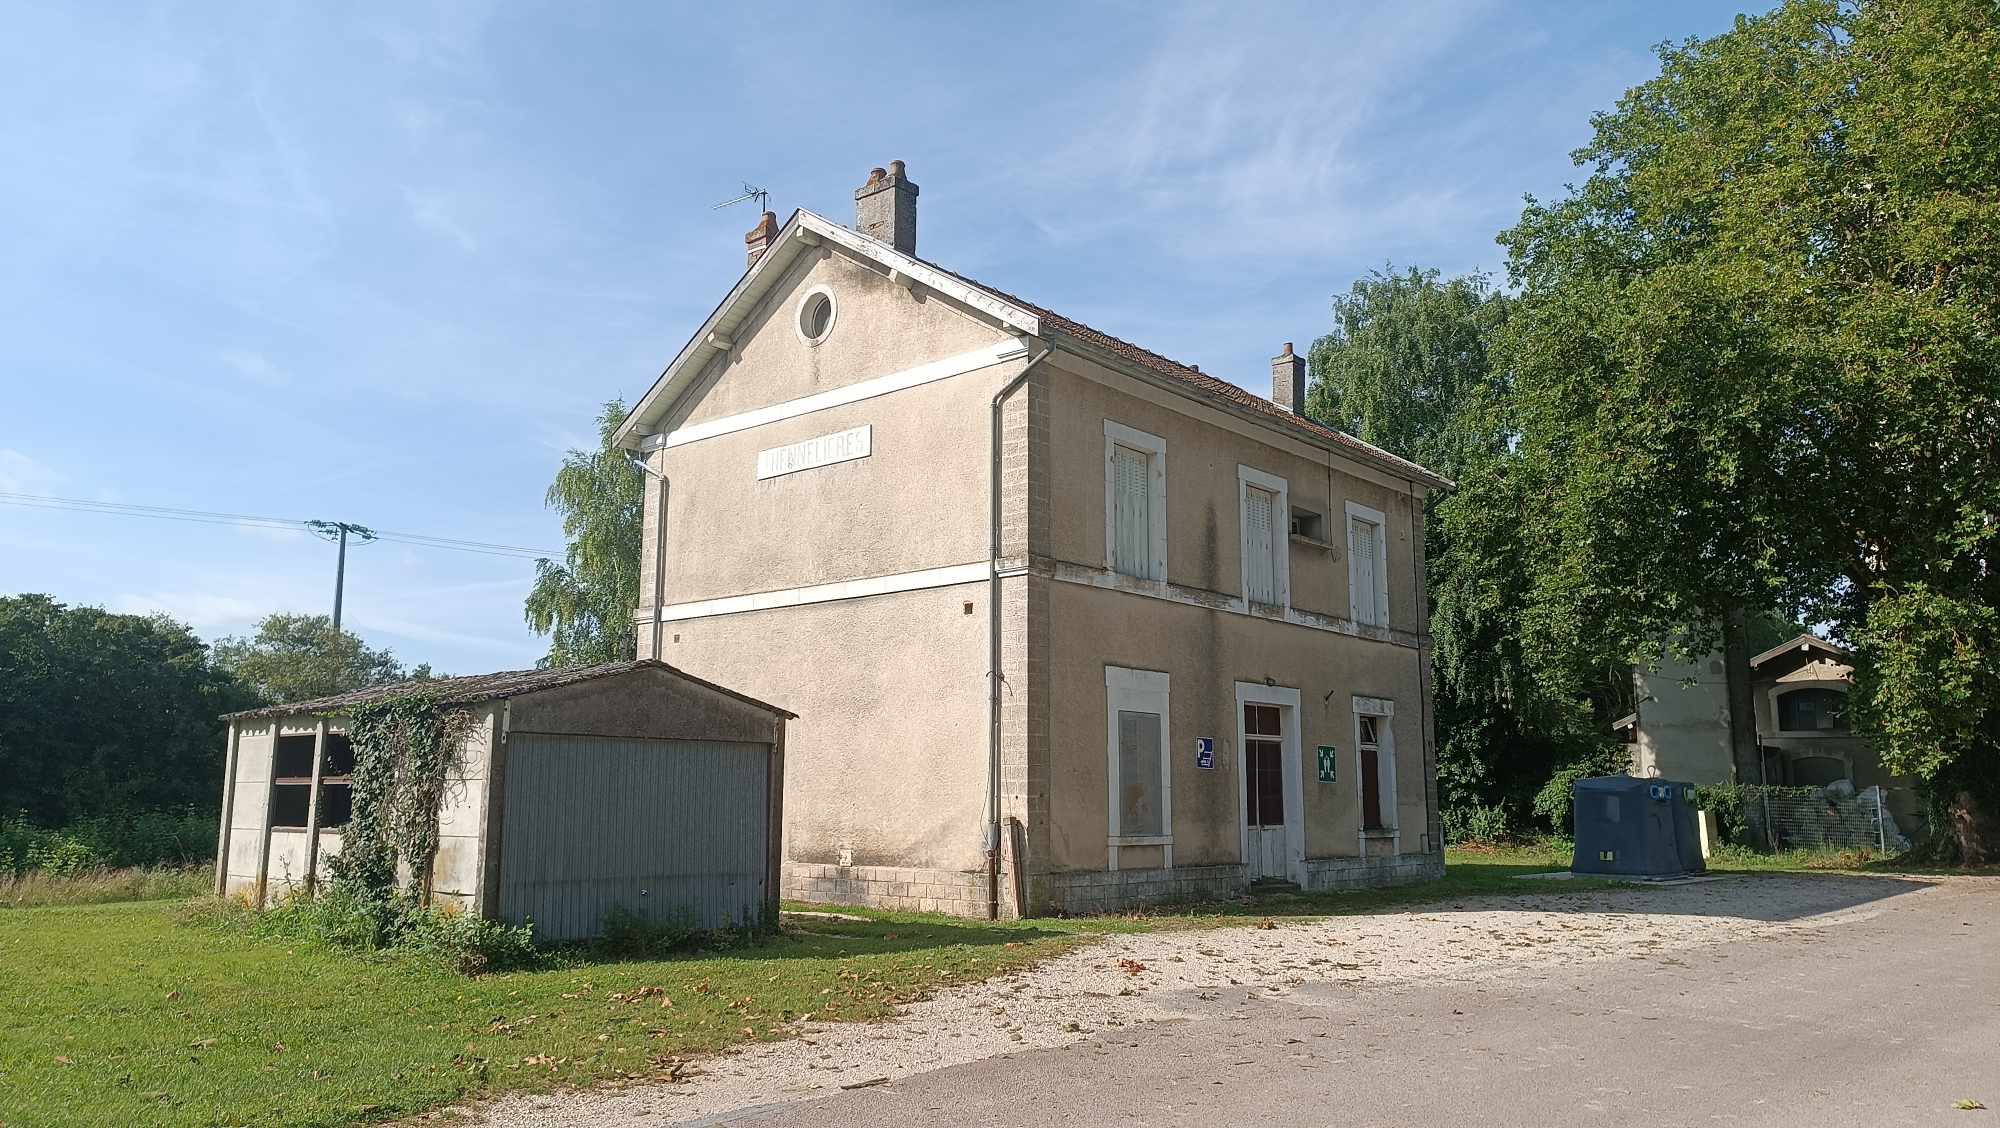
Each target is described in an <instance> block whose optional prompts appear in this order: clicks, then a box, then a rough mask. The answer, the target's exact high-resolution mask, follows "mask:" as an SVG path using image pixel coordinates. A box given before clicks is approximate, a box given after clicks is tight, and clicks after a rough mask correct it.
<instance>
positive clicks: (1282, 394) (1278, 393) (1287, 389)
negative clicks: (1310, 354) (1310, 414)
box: [1271, 341, 1306, 415]
mask: <svg viewBox="0 0 2000 1128" xmlns="http://www.w3.org/2000/svg"><path fill="white" fill-rule="evenodd" d="M1271 402H1272V403H1275V404H1277V405H1278V406H1279V407H1282V408H1284V409H1285V410H1286V411H1289V412H1292V413H1294V414H1297V415H1304V414H1305V413H1306V358H1305V357H1302V356H1299V355H1298V354H1296V353H1294V352H1292V343H1291V342H1290V341H1286V342H1285V351H1284V352H1281V353H1279V354H1278V355H1277V356H1274V357H1272V358H1271Z"/></svg>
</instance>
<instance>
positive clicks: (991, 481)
mask: <svg viewBox="0 0 2000 1128" xmlns="http://www.w3.org/2000/svg"><path fill="white" fill-rule="evenodd" d="M1047 355H1049V347H1048V346H1047V345H1044V346H1042V351H1040V352H1038V353H1036V354H1035V355H1034V356H1031V357H1029V358H1028V363H1026V364H1024V365H1022V366H1021V371H1019V372H1017V373H1015V374H1014V378H1013V379H1012V380H1009V381H1007V383H1006V384H1005V385H1004V386H1002V387H1001V389H1000V390H999V391H997V392H995V393H993V403H992V408H991V414H992V419H991V423H992V434H991V446H990V451H989V453H990V455H991V459H992V462H991V466H990V475H989V478H988V486H987V494H988V502H989V506H988V510H989V516H990V518H991V533H992V540H991V543H990V544H989V545H988V547H987V553H986V667H987V668H986V683H987V698H986V723H987V734H986V813H987V819H986V919H988V920H999V919H1000V487H1001V481H1000V409H1001V407H1002V406H1004V405H1005V404H1006V402H1007V397H1009V396H1011V395H1013V394H1014V393H1015V392H1016V391H1018V390H1019V389H1020V387H1021V385H1022V384H1025V383H1027V380H1028V374H1029V373H1030V372H1033V371H1034V370H1035V365H1037V364H1040V363H1041V362H1042V358H1043V357H1045V356H1047ZM1016 864H1017V865H1018V864H1019V859H1016Z"/></svg>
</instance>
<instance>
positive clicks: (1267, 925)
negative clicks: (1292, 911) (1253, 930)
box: [1257, 917, 1278, 932]
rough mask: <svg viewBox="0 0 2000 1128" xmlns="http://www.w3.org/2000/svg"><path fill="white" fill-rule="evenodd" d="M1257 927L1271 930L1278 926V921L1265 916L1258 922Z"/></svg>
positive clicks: (1266, 930) (1267, 930)
mask: <svg viewBox="0 0 2000 1128" xmlns="http://www.w3.org/2000/svg"><path fill="white" fill-rule="evenodd" d="M1257 927H1258V928H1260V929H1262V930H1264V931H1265V932H1269V931H1271V930H1272V929H1274V928H1276V927H1278V922H1277V921H1275V920H1272V919H1271V918H1270V917H1265V918H1264V919H1263V920H1260V921H1258V922H1257Z"/></svg>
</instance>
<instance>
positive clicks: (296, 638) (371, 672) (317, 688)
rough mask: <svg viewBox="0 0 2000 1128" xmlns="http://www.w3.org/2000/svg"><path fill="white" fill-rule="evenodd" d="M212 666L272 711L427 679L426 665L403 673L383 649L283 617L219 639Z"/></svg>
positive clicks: (325, 625) (304, 619) (324, 622)
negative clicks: (411, 679)
mask: <svg viewBox="0 0 2000 1128" xmlns="http://www.w3.org/2000/svg"><path fill="white" fill-rule="evenodd" d="M215 660H216V663H217V664H218V665H220V666H221V667H222V668H223V669H224V670H227V671H228V672H229V673H231V674H232V675H234V676H235V677H236V678H237V679H238V680H239V681H241V682H242V683H243V685H244V686H245V687H247V688H248V689H249V690H250V692H251V693H253V694H255V695H256V696H257V697H258V698H259V699H260V700H261V701H263V702H264V703H266V704H273V705H276V704H283V703H285V702H288V701H306V700H310V699H312V698H315V697H329V696H332V695H333V694H336V693H346V692H348V691H350V690H356V689H361V688H363V687H365V686H371V685H382V684H385V683H387V682H396V681H402V680H404V679H405V678H407V677H411V676H415V677H418V678H423V677H428V676H429V674H430V667H429V666H428V665H425V666H420V667H418V668H417V669H416V670H415V671H405V670H404V669H403V665H402V663H401V662H398V661H397V660H396V656H395V655H394V654H393V653H391V652H390V651H389V650H388V649H386V648H384V649H381V650H376V649H373V648H371V647H369V646H368V645H367V644H365V643H363V642H362V641H361V638H360V636H358V635H356V634H354V633H353V632H351V631H347V630H339V631H336V630H334V629H333V620H332V619H331V618H329V617H327V616H325V615H291V614H285V613H283V612H279V613H275V614H271V615H267V616H265V617H264V619H263V621H262V622H259V623H258V624H257V630H256V632H255V633H254V634H252V635H251V636H250V637H248V638H241V637H233V636H232V637H228V638H222V639H218V640H217V641H216V644H215Z"/></svg>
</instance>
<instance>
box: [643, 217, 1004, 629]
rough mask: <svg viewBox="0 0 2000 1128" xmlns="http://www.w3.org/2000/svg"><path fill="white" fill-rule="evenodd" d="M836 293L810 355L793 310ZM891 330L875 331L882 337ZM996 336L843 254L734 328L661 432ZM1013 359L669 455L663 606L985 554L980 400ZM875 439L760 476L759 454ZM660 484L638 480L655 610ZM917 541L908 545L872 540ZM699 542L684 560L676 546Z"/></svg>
mask: <svg viewBox="0 0 2000 1128" xmlns="http://www.w3.org/2000/svg"><path fill="white" fill-rule="evenodd" d="M820 286H824V287H826V288H827V289H828V290H829V292H830V293H831V294H832V295H833V297H834V301H835V306H836V310H837V313H836V316H835V321H834V326H833V329H832V332H831V334H830V335H829V336H828V337H827V338H826V340H825V341H823V342H822V343H821V344H819V345H816V346H809V345H807V344H805V343H804V342H803V341H802V340H800V338H799V336H798V334H797V332H796V331H795V327H794V320H795V316H796V307H797V304H798V302H799V300H800V299H801V298H802V297H803V296H804V295H806V294H807V293H809V292H810V291H811V290H812V289H814V288H815V287H820ZM885 326H887V327H890V328H888V329H885V328H884V327H885ZM1006 340H1008V337H1007V336H1006V334H1003V333H1002V332H1000V331H999V330H998V329H997V328H994V327H993V326H991V325H989V324H986V323H984V322H981V321H979V320H977V319H976V318H974V317H973V316H972V315H971V314H969V313H965V312H961V311H957V310H955V309H953V308H951V307H950V306H949V304H948V303H947V302H945V301H944V300H943V299H940V298H937V297H936V296H934V295H930V294H928V293H927V292H925V291H924V290H923V289H922V288H921V287H919V288H918V289H917V290H916V292H915V293H914V294H913V293H912V292H910V291H906V290H904V289H903V288H902V287H900V286H897V285H895V284H894V283H891V282H889V281H888V280H887V279H885V278H883V277H882V276H880V275H879V274H877V273H876V272H875V271H873V270H870V269H868V268H865V267H863V266H860V265H858V264H856V263H854V262H853V261H852V260H850V259H849V258H847V257H846V256H845V255H843V254H840V253H837V252H833V251H825V252H823V253H822V254H820V255H817V256H809V257H808V258H806V259H804V260H802V265H800V266H795V267H794V268H793V272H792V277H791V279H790V285H788V286H784V287H780V288H779V289H777V290H776V291H774V293H773V296H772V297H771V298H770V299H769V300H768V301H767V303H766V306H765V309H764V313H763V316H760V317H757V318H753V319H752V321H751V322H750V323H748V324H746V325H745V326H744V327H743V329H742V330H741V331H740V332H739V334H738V336H737V338H736V344H735V346H734V348H733V350H732V352H731V354H730V357H731V359H730V361H729V362H728V363H727V364H719V365H717V366H716V368H715V369H714V370H713V371H711V372H710V373H709V374H707V376H706V377H705V378H704V381H703V382H702V383H700V384H698V385H697V386H696V388H695V390H694V391H693V393H692V394H691V397H690V399H689V400H688V401H687V402H686V403H685V404H684V405H682V406H681V407H680V408H679V409H678V410H677V412H676V414H675V415H674V416H673V417H672V418H673V425H674V426H679V425H681V424H682V423H684V422H686V423H700V422H704V421H710V420H713V419H716V418H719V417H721V416H724V415H733V414H737V413H740V412H743V411H747V410H751V409H755V408H763V407H769V406H772V405H774V404H780V403H784V402H787V401H790V400H795V399H798V398H800V397H802V396H808V395H813V394H815V393H820V392H826V391H830V390H834V389H838V388H842V387H846V386H848V385H851V384H858V383H861V382H863V381H867V380H872V379H875V378H878V377H884V376H891V375H894V374H896V373H899V372H903V371H906V370H908V369H912V368H916V367H918V366H920V365H925V364H930V363H932V362H937V361H941V360H946V359H949V358H952V357H955V356H959V355H961V354H963V353H965V352H967V351H969V350H973V349H976V348H979V347H984V346H991V345H993V344H995V343H996V342H1004V341H1006ZM1022 363H1023V362H1022V361H1020V360H1013V361H1008V362H1004V363H1001V364H998V365H994V366H992V367H989V368H986V369H984V370H981V371H979V372H976V373H971V374H967V375H963V376H957V377H952V378H949V379H944V380H940V381H937V382H935V383H928V384H923V385H919V386H916V387H911V388H906V389H903V390H900V391H896V392H892V393H889V394H887V395H882V396H877V397H874V398H870V399H866V400H861V401H859V402H855V403H850V404H844V405H841V406H837V407H832V408H827V409H824V410H819V411H813V412H809V413H807V414H804V415H799V416H795V417H793V418H789V419H782V420H778V421H775V422H770V423H766V424H763V425H760V426H756V427H751V428H749V429H747V430H741V431H735V432H732V433H729V434H724V435H717V436H713V437H709V438H704V439H701V440H699V441H695V442H690V443H687V444H685V445H681V446H675V447H671V448H668V449H665V450H662V451H660V452H658V453H656V454H655V455H654V456H653V461H652V465H653V467H654V468H655V470H656V471H659V472H661V473H664V474H665V475H666V477H667V480H668V486H667V490H668V503H667V537H668V542H669V545H670V550H669V552H668V554H667V569H666V575H665V600H666V602H667V603H669V604H673V603H687V602H690V601H694V600H703V599H712V598H716V597H719V596H729V595H740V594H745V593H749V592H758V591H770V590H775V589H781V588H790V587H805V586H811V585H815V584H823V583H831V582H835V581H838V580H842V579H848V578H852V577H855V576H874V575H886V574H891V573H896V572H906V571H915V570H918V569H922V568H930V567H939V566H943V565H947V564H961V563H965V562H967V561H973V560H980V559H984V557H985V550H986V542H987V534H986V512H987V508H986V486H987V477H988V473H987V462H986V457H987V449H988V441H987V421H988V413H987V410H986V408H987V403H988V401H989V400H990V399H991V397H992V395H993V393H994V391H996V390H997V389H998V388H999V387H1000V386H1001V385H1002V384H1004V383H1005V382H1006V381H1007V380H1009V379H1011V378H1012V377H1013V376H1014V375H1015V374H1016V373H1017V372H1018V371H1019V370H1020V367H1021V364H1022ZM863 424H866V425H868V426H870V427H871V428H872V429H873V433H872V453H870V454H869V455H868V456H867V457H865V458H859V459H854V460H851V461H847V462H841V463H835V464H832V465H828V466H821V467H817V468H814V469H811V470H804V471H799V472H796V473H792V474H785V475H780V476H778V477H773V478H768V479H764V480H761V481H760V480H758V479H757V477H756V467H757V455H758V452H759V451H762V450H767V449H771V448H774V447H781V446H784V445H786V444H789V443H793V442H798V441H801V440H806V439H811V438H816V437H819V436H822V435H828V434H833V433H836V432H840V431H844V430H846V429H848V428H851V427H858V426H861V425H863ZM660 488H661V487H660V483H659V482H658V480H657V479H652V478H649V480H648V483H647V503H646V513H645V527H644V530H643V548H642V560H643V568H642V571H641V580H640V583H641V595H640V601H641V603H642V605H649V604H650V602H651V600H652V584H653V580H654V573H653V564H652V562H653V559H654V557H653V553H654V551H655V545H656V544H657V530H656V529H655V528H654V525H655V524H656V522H657V518H656V514H657V497H658V495H657V492H656V491H658V490H659V489H660ZM885 530H888V531H891V532H894V531H898V530H921V534H920V535H901V536H899V535H884V532H885ZM683 545H695V546H699V549H698V550H697V551H691V552H681V551H676V550H674V548H673V546H683Z"/></svg>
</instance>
